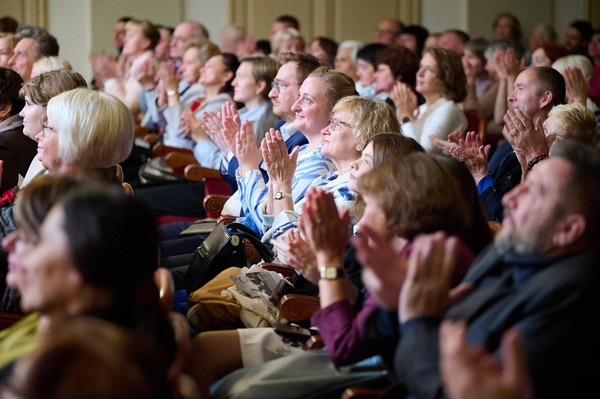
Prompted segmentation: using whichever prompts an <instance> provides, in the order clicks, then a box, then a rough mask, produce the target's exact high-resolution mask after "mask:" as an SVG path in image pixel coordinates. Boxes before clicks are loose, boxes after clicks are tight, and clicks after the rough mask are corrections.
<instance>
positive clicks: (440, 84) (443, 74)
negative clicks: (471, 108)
mask: <svg viewBox="0 0 600 399" xmlns="http://www.w3.org/2000/svg"><path fill="white" fill-rule="evenodd" d="M466 87H467V80H466V77H465V72H464V69H463V66H462V62H461V59H460V56H459V55H458V54H457V53H455V52H454V51H451V50H445V49H441V48H429V49H427V50H425V52H424V54H423V57H422V58H421V64H420V66H419V70H418V71H417V84H416V87H415V90H416V92H417V93H419V94H420V95H422V96H423V98H424V99H425V103H424V104H422V105H418V103H417V94H416V93H415V92H413V91H412V89H411V88H410V87H409V86H408V85H406V84H404V83H396V85H395V86H394V88H393V90H392V93H391V98H392V100H393V101H394V104H395V105H396V116H397V117H398V120H399V121H400V122H401V123H402V133H403V134H404V135H406V136H408V137H412V138H414V139H415V140H417V141H418V142H419V144H421V145H422V146H423V148H425V150H426V151H429V152H432V151H434V149H435V146H434V144H433V143H432V141H431V140H430V136H435V137H437V138H439V139H441V140H446V139H447V138H448V134H450V133H451V132H453V131H459V132H461V133H462V132H464V130H465V128H466V127H467V118H466V117H465V115H464V113H463V112H462V110H461V109H460V107H459V106H458V103H460V102H461V101H463V100H464V98H465V96H466V94H467V89H466Z"/></svg>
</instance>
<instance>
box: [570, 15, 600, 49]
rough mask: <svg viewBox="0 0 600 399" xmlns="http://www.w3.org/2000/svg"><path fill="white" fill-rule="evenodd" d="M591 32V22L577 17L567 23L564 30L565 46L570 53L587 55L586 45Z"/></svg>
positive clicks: (592, 30) (592, 29)
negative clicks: (567, 25)
mask: <svg viewBox="0 0 600 399" xmlns="http://www.w3.org/2000/svg"><path fill="white" fill-rule="evenodd" d="M593 32H594V28H593V27H592V24H591V23H589V22H588V21H583V20H580V19H577V20H575V21H573V22H571V24H569V27H568V28H567V31H566V32H565V46H567V48H568V49H569V51H570V52H571V54H579V55H585V56H587V55H588V54H587V46H588V43H589V41H590V39H591V38H592V33H593Z"/></svg>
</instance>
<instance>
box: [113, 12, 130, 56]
mask: <svg viewBox="0 0 600 399" xmlns="http://www.w3.org/2000/svg"><path fill="white" fill-rule="evenodd" d="M132 19H133V17H130V16H123V17H121V18H119V19H117V21H116V22H115V26H114V27H113V45H114V46H115V49H116V50H117V54H116V57H117V58H119V57H120V56H121V52H122V51H123V45H124V44H125V25H126V24H127V22H129V21H131V20H132Z"/></svg>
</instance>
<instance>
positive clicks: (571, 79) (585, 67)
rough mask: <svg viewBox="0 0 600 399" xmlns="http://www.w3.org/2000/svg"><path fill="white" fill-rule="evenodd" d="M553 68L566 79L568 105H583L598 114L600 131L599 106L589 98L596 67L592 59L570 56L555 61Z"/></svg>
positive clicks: (575, 55) (582, 56) (576, 55)
mask: <svg viewBox="0 0 600 399" xmlns="http://www.w3.org/2000/svg"><path fill="white" fill-rule="evenodd" d="M552 68H554V69H556V70H557V71H558V72H560V73H561V75H563V77H564V78H565V84H566V89H567V99H566V102H567V103H568V104H571V103H579V104H583V105H585V106H586V107H588V108H589V109H590V110H592V112H594V113H596V114H597V116H596V118H597V120H598V127H599V129H600V114H599V112H598V111H599V110H598V106H597V105H596V103H595V102H594V101H592V99H591V98H589V97H588V93H589V86H590V82H591V81H592V79H594V65H593V64H592V62H591V61H590V59H589V58H588V57H586V56H584V55H578V54H570V55H566V56H564V57H561V58H559V59H557V60H556V61H554V62H553V63H552Z"/></svg>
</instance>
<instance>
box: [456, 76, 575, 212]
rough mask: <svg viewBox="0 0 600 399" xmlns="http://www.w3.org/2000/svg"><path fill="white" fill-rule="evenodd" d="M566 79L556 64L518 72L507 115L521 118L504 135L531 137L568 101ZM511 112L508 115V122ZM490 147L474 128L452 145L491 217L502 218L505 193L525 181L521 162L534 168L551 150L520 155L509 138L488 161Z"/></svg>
mask: <svg viewBox="0 0 600 399" xmlns="http://www.w3.org/2000/svg"><path fill="white" fill-rule="evenodd" d="M564 82H565V80H564V78H563V77H562V75H561V74H560V73H558V71H556V70H555V69H552V68H547V67H531V68H527V69H525V70H523V71H522V72H521V73H520V74H519V75H518V76H517V79H516V81H515V84H514V90H513V91H512V93H511V94H510V95H509V97H508V101H509V102H510V106H511V109H510V110H508V111H507V115H510V118H517V120H518V123H517V125H518V126H517V127H518V129H514V130H513V129H511V130H508V126H506V124H505V126H504V130H503V134H504V136H505V137H507V136H508V135H509V134H510V137H512V138H513V139H514V140H517V139H518V140H527V139H528V138H529V137H530V133H529V132H530V131H532V130H535V129H537V128H538V127H540V126H541V125H542V123H543V122H544V121H545V120H546V118H547V117H548V112H550V110H551V109H552V107H554V106H555V105H559V104H564V102H565V91H566V89H565V83H564ZM507 115H505V117H504V120H505V122H506V120H507ZM489 149H490V148H489V146H485V147H484V146H483V145H482V143H481V139H480V138H479V136H477V133H475V132H470V133H467V138H466V140H465V142H464V143H463V142H461V143H459V145H458V147H452V148H451V149H450V154H451V155H452V156H453V157H455V158H457V159H459V160H461V161H464V162H465V164H466V165H467V167H469V170H470V171H471V173H472V174H473V178H474V179H475V182H476V183H477V190H478V191H479V194H480V195H481V198H482V202H483V204H484V208H485V209H486V211H487V213H488V218H489V219H490V220H497V221H502V218H503V214H504V209H503V208H504V206H503V200H502V197H503V196H504V194H506V193H507V192H509V191H510V190H511V189H512V188H513V187H515V186H516V185H517V184H518V183H519V182H520V181H521V174H522V173H521V172H522V171H521V164H525V165H526V168H527V169H528V170H530V169H531V168H533V167H534V166H535V165H536V163H538V162H539V161H540V160H542V159H544V157H547V155H548V154H540V153H536V154H530V156H531V158H530V159H519V158H518V156H517V154H515V152H514V150H513V148H512V146H511V143H510V140H505V141H504V142H502V144H501V145H500V146H499V147H498V148H497V149H496V151H495V152H494V155H493V157H492V158H490V159H489V162H488V156H489Z"/></svg>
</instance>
